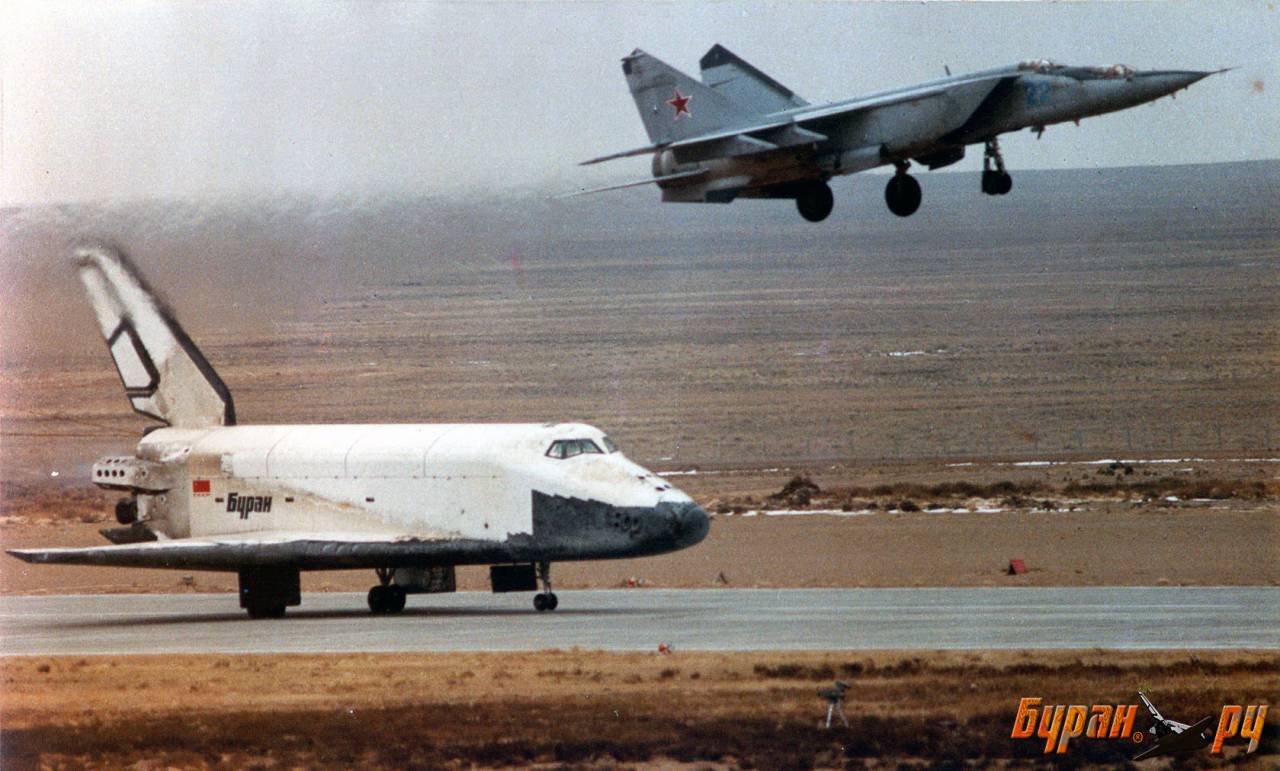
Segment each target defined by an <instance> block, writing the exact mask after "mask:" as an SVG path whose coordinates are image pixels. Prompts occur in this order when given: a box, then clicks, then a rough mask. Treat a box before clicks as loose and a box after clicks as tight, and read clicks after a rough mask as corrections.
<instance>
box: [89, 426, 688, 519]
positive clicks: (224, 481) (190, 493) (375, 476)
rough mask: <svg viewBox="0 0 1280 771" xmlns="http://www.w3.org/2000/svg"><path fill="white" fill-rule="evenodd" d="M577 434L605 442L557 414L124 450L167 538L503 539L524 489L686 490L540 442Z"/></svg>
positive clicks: (646, 494)
mask: <svg viewBox="0 0 1280 771" xmlns="http://www.w3.org/2000/svg"><path fill="white" fill-rule="evenodd" d="M579 438H585V439H592V440H594V442H595V443H596V445H598V446H599V447H601V448H604V447H605V443H604V434H603V432H601V431H600V430H599V429H596V428H592V427H590V426H586V425H582V424H570V423H561V424H507V425H504V424H470V425H451V424H440V425H292V426H290V425H280V426H271V425H267V426H229V427H218V428H208V429H178V428H162V429H157V430H155V431H152V432H151V433H149V434H147V436H146V437H145V438H143V440H142V441H141V442H140V443H139V445H138V452H137V457H138V458H139V459H141V460H143V461H150V462H152V463H156V464H159V465H161V466H163V467H164V468H165V469H166V471H168V476H169V477H170V478H171V480H172V481H171V484H170V485H169V488H170V489H168V490H167V491H165V492H161V493H157V494H153V495H141V496H139V504H140V514H141V515H142V517H143V518H144V519H145V520H147V522H148V524H149V526H150V527H151V529H152V530H153V531H154V532H157V533H158V534H160V535H162V536H167V537H169V538H185V537H200V536H210V535H232V534H238V533H252V532H262V531H270V532H272V533H277V534H284V533H288V532H304V533H308V534H320V533H323V534H332V535H333V536H334V537H341V538H343V539H344V540H352V539H355V540H377V541H386V540H395V539H415V540H416V539H424V540H446V539H468V540H488V541H504V540H506V539H508V538H510V537H511V536H513V535H518V534H530V533H532V528H533V512H532V503H531V501H532V497H533V495H532V494H533V492H534V491H538V492H541V493H543V494H546V495H552V496H562V497H566V498H577V499H582V500H592V501H600V502H603V503H607V504H609V505H612V506H618V507H628V508H630V507H636V508H641V507H643V508H653V507H656V506H657V505H658V504H659V503H662V502H669V503H673V504H684V503H688V502H690V499H689V497H688V496H687V495H685V494H684V493H683V492H681V491H680V490H677V489H675V488H674V487H672V486H671V485H670V484H668V483H667V482H666V481H665V480H663V479H662V478H661V477H658V476H656V475H654V474H652V473H650V472H649V471H647V470H646V469H644V468H642V467H640V466H638V465H636V464H635V463H633V462H631V461H630V460H628V459H627V458H626V457H624V456H623V455H622V453H620V452H612V453H608V452H604V453H599V454H595V453H592V454H580V455H577V456H574V457H569V458H552V457H548V455H547V454H546V453H547V450H548V447H549V446H550V444H551V443H552V442H553V441H555V440H557V439H579ZM94 481H95V482H99V483H100V484H101V483H103V481H104V480H102V479H100V478H95V480H94ZM105 481H107V482H110V481H111V480H109V479H108V480H105Z"/></svg>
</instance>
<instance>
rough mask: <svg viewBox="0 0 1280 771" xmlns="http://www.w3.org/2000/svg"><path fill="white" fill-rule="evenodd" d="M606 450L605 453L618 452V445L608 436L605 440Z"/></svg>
mask: <svg viewBox="0 0 1280 771" xmlns="http://www.w3.org/2000/svg"><path fill="white" fill-rule="evenodd" d="M604 449H605V452H610V453H613V452H617V451H618V445H616V444H614V443H613V440H612V439H610V438H609V437H607V436H606V437H605V438H604Z"/></svg>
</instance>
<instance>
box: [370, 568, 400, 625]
mask: <svg viewBox="0 0 1280 771" xmlns="http://www.w3.org/2000/svg"><path fill="white" fill-rule="evenodd" d="M375 572H377V574H378V581H379V584H378V585H377V586H375V587H373V588H372V589H370V590H369V610H371V611H373V612H374V613H376V614H377V615H385V614H388V613H399V612H400V611H402V610H404V601H405V599H406V598H407V596H408V595H407V594H406V593H405V591H404V587H400V586H396V585H395V584H392V583H391V579H392V578H393V577H394V576H395V574H396V571H395V568H376V569H375Z"/></svg>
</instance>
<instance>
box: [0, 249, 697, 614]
mask: <svg viewBox="0 0 1280 771" xmlns="http://www.w3.org/2000/svg"><path fill="white" fill-rule="evenodd" d="M76 257H77V267H78V270H79V273H80V278H81V280H82V281H83V282H84V285H85V288H86V290H87V293H88V295H89V299H90V301H91V302H92V304H93V308H94V311H95V312H96V314H97V320H98V325H99V326H100V327H101V329H102V334H103V335H104V337H105V338H106V341H107V346H108V347H109V348H110V351H111V355H112V358H113V359H114V360H115V364H116V368H117V370H118V371H119V373H120V379H121V380H122V382H123V384H124V388H125V393H126V394H127V395H128V398H129V400H130V402H131V403H132V405H133V408H134V410H136V411H137V412H139V413H142V414H143V415H147V416H150V417H152V418H155V419H157V420H159V421H162V422H163V423H164V424H165V425H163V426H157V427H153V428H152V429H150V430H148V431H147V432H146V433H145V434H144V435H143V438H142V440H141V441H139V443H138V446H137V450H136V453H135V454H134V455H132V456H123V457H109V458H103V459H101V460H99V461H98V462H97V463H96V464H94V466H93V472H92V473H93V481H94V483H96V484H97V485H99V486H101V487H104V488H107V489H110V490H119V491H121V492H123V493H126V494H127V497H124V498H122V499H121V500H120V501H119V502H118V504H117V506H116V517H117V519H118V520H119V521H120V523H121V524H122V525H126V527H121V528H115V529H110V530H104V531H103V535H105V536H107V538H108V539H109V540H111V541H113V542H114V545H110V546H100V547H90V548H61V549H57V548H55V549H14V550H11V551H9V553H10V554H12V555H13V556H15V557H18V558H19V559H22V560H25V561H27V562H34V563H48V564H52V563H58V564H78V565H111V566H131V567H144V568H175V569H182V570H215V571H232V572H235V573H237V574H238V575H239V587H240V605H241V607H243V608H245V609H246V610H247V611H248V612H249V615H250V616H253V617H279V616H282V615H284V612H285V608H286V606H291V605H298V604H299V603H300V602H301V594H300V585H299V572H300V571H303V570H338V569H350V568H373V569H374V570H375V571H376V572H377V575H378V579H379V583H378V584H377V585H376V586H374V587H373V588H372V589H370V591H369V596H368V601H369V608H370V610H372V611H373V612H375V613H394V612H398V611H400V610H402V609H403V608H404V606H405V598H406V595H407V594H414V593H430V592H448V591H453V590H454V588H455V579H454V566H456V565H473V564H482V565H490V580H491V583H492V587H493V589H494V591H536V590H537V588H538V583H539V582H541V584H542V587H543V591H541V592H539V593H538V594H537V595H536V596H535V597H534V607H536V608H537V609H538V610H540V611H542V610H555V608H556V606H557V604H558V600H557V598H556V595H555V594H554V593H553V592H552V591H551V580H550V566H551V563H552V562H559V561H565V560H600V559H614V558H624V557H640V556H647V555H653V554H661V553H664V552H670V551H674V550H677V549H683V548H686V547H688V546H692V545H694V544H696V543H698V542H699V541H701V540H702V539H703V538H704V537H705V536H706V534H707V530H708V527H709V522H708V517H707V515H706V513H705V512H704V511H703V510H702V509H701V508H700V507H699V506H698V505H697V504H696V503H694V502H693V501H692V500H691V499H690V498H689V496H687V495H685V494H684V493H683V492H681V491H680V490H678V489H676V488H675V487H673V486H672V485H671V484H670V483H669V482H667V481H666V480H665V479H663V478H662V477H659V476H657V475H655V474H653V473H652V472H650V471H648V470H646V469H644V468H641V467H640V466H638V465H637V464H635V463H633V462H632V461H630V460H628V459H627V458H626V457H625V456H623V454H622V453H621V452H620V451H619V450H618V448H617V447H616V446H615V445H614V443H613V442H612V441H611V440H610V439H609V437H608V436H606V435H605V434H604V432H603V431H601V430H600V429H598V428H594V427H592V426H588V425H583V424H580V423H540V424H539V423H534V424H523V425H500V424H443V425H238V424H237V423H236V419H235V407H234V405H233V402H232V399H231V394H230V392H229V391H228V390H227V387H226V385H225V384H224V383H223V381H222V379H221V378H219V377H218V375H217V373H216V372H214V370H213V368H212V367H211V366H210V365H209V363H208V361H207V360H206V359H205V357H204V356H203V355H202V354H201V353H200V351H199V350H198V349H197V348H196V346H195V344H194V343H192V341H191V339H190V338H189V337H188V336H187V334H186V333H185V332H184V331H183V330H182V328H181V327H180V326H179V325H178V322H177V320H176V319H175V317H174V315H173V313H172V312H171V311H170V310H169V309H168V308H167V307H166V306H165V305H164V304H163V303H161V302H160V301H159V300H158V299H157V298H156V296H155V294H154V293H153V292H152V291H151V290H150V289H149V288H148V286H147V284H146V282H145V281H144V280H143V279H142V277H141V275H140V274H139V273H138V271H137V270H136V269H135V268H134V267H133V266H132V265H131V263H130V262H129V260H128V259H127V258H126V257H125V256H124V255H123V254H122V253H120V252H119V251H117V250H113V249H110V248H106V247H99V246H94V247H84V248H80V249H78V250H77V254H76Z"/></svg>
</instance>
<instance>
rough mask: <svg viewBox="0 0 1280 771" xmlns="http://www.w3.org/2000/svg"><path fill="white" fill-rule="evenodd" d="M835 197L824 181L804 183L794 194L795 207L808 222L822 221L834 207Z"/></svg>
mask: <svg viewBox="0 0 1280 771" xmlns="http://www.w3.org/2000/svg"><path fill="white" fill-rule="evenodd" d="M835 205H836V199H835V196H833V195H832V194H831V188H830V187H828V186H827V183H826V182H819V181H814V182H810V183H806V184H805V185H804V187H802V188H801V189H800V191H799V193H798V194H797V195H796V208H797V209H799V210H800V216H801V217H804V218H805V219H807V220H809V221H810V222H822V221H823V220H825V219H826V218H827V215H829V214H831V210H832V209H833V208H835Z"/></svg>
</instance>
